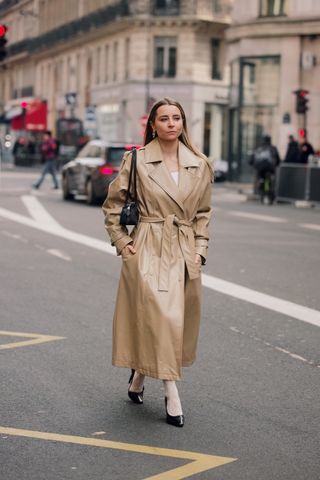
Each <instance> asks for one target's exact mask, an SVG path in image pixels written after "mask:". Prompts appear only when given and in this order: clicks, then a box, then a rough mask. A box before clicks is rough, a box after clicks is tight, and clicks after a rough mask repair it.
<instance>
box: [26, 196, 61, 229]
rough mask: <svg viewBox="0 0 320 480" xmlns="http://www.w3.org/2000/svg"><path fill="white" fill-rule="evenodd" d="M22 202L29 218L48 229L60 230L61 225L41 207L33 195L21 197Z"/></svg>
mask: <svg viewBox="0 0 320 480" xmlns="http://www.w3.org/2000/svg"><path fill="white" fill-rule="evenodd" d="M21 200H22V202H23V203H24V205H25V206H26V208H27V210H28V212H29V213H30V215H31V217H32V218H33V219H34V220H35V221H36V222H38V223H40V224H41V225H48V226H49V227H50V226H52V227H55V228H62V227H61V225H60V224H59V223H58V222H57V221H56V220H55V219H54V218H53V217H52V216H51V215H50V213H49V212H47V210H46V209H45V208H44V207H43V206H42V205H41V203H40V202H39V200H38V199H37V198H36V197H34V196H33V195H22V197H21Z"/></svg>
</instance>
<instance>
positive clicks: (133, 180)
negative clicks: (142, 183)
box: [120, 148, 139, 225]
mask: <svg viewBox="0 0 320 480" xmlns="http://www.w3.org/2000/svg"><path fill="white" fill-rule="evenodd" d="M131 185H132V190H133V193H131ZM138 220H139V209H138V199H137V150H136V148H133V149H132V158H131V166H130V173H129V185H128V190H127V193H126V200H125V204H124V206H123V207H122V210H121V214H120V224H121V225H137V223H138Z"/></svg>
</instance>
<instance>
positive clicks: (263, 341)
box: [230, 327, 320, 368]
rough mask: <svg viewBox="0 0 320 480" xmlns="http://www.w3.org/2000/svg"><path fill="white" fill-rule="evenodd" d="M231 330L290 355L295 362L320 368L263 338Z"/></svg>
mask: <svg viewBox="0 0 320 480" xmlns="http://www.w3.org/2000/svg"><path fill="white" fill-rule="evenodd" d="M230 330H232V331H233V332H235V333H238V334H240V335H244V336H246V337H248V338H252V339H253V340H256V341H258V342H260V343H263V344H264V345H266V346H267V347H270V348H273V349H274V350H278V351H279V352H282V353H285V354H286V355H289V356H290V357H291V358H294V359H295V360H300V361H301V362H304V363H307V364H308V365H312V366H313V367H317V368H320V365H318V364H316V363H314V362H311V361H309V360H307V359H306V358H304V357H301V355H297V354H296V353H292V352H290V351H289V350H286V349H285V348H281V347H277V346H276V345H272V343H270V342H266V341H265V340H262V338H259V337H256V336H255V335H248V334H247V333H245V332H242V331H241V330H238V329H237V328H235V327H230Z"/></svg>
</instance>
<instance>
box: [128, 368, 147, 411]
mask: <svg viewBox="0 0 320 480" xmlns="http://www.w3.org/2000/svg"><path fill="white" fill-rule="evenodd" d="M134 374H135V370H131V375H130V378H129V388H128V397H129V398H130V400H132V402H133V403H136V404H137V405H142V404H143V392H144V387H143V389H142V391H141V392H130V387H131V384H132V382H133V377H134Z"/></svg>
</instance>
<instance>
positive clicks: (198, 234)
mask: <svg viewBox="0 0 320 480" xmlns="http://www.w3.org/2000/svg"><path fill="white" fill-rule="evenodd" d="M130 165H131V154H130V153H129V154H126V155H125V156H124V159H123V162H122V166H121V169H120V172H119V175H118V177H117V178H116V179H115V180H114V181H113V182H112V183H111V185H110V187H109V192H108V196H107V199H106V200H105V202H104V205H103V211H104V214H105V216H106V220H105V225H106V229H107V231H108V233H109V235H110V237H111V242H112V245H115V247H116V249H117V253H118V255H121V256H122V270H121V278H120V283H119V288H118V295H117V300H116V307H115V313H114V324H113V356H112V363H113V365H115V366H117V367H126V368H131V376H130V379H129V389H128V395H129V398H130V399H131V400H132V401H133V402H135V403H138V404H142V403H143V393H144V379H145V376H149V377H153V378H156V379H161V380H163V382H164V388H165V406H166V420H167V422H168V423H169V424H171V425H174V426H177V427H182V426H183V425H184V416H183V411H182V406H181V402H180V398H179V393H178V389H177V386H176V383H175V382H176V381H177V380H180V379H181V367H187V366H190V365H192V364H193V362H194V360H195V356H196V348H197V340H198V333H199V323H200V303H201V265H203V264H204V263H205V259H206V255H207V247H208V238H209V234H208V224H209V220H210V215H211V183H212V181H213V172H212V169H211V166H210V165H209V163H208V161H207V159H206V157H204V155H202V154H201V153H200V152H199V151H198V150H197V149H196V148H195V147H194V146H193V145H192V143H191V141H190V138H189V136H188V132H187V122H186V116H185V113H184V110H183V108H182V106H181V105H180V104H179V103H178V102H176V101H174V100H171V99H168V98H164V99H162V100H160V101H159V102H157V103H156V104H155V105H154V106H153V108H152V109H151V112H150V115H149V118H148V121H147V126H146V130H145V146H144V147H143V148H141V149H140V150H138V152H137V196H138V203H139V212H140V217H139V222H138V225H137V226H136V227H135V228H134V229H133V231H132V232H131V234H130V235H129V234H128V231H127V228H126V227H124V226H122V225H120V212H121V209H122V207H123V205H124V201H125V194H126V190H127V188H128V178H129V171H130Z"/></svg>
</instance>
